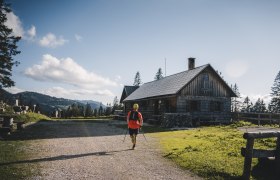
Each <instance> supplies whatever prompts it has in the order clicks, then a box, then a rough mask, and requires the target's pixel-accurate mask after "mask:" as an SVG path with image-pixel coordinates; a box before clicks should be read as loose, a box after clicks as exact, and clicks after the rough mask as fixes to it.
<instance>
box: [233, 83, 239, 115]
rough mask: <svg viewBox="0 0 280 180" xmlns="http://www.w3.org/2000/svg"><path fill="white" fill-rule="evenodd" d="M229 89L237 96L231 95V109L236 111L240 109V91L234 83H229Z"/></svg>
mask: <svg viewBox="0 0 280 180" xmlns="http://www.w3.org/2000/svg"><path fill="white" fill-rule="evenodd" d="M231 89H232V90H233V92H234V93H235V94H236V96H237V97H233V98H232V100H231V111H232V112H238V111H239V110H240V105H241V101H240V92H239V89H238V86H237V84H236V83H235V84H234V86H232V85H231Z"/></svg>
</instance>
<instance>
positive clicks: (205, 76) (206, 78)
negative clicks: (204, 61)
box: [203, 73, 209, 89]
mask: <svg viewBox="0 0 280 180" xmlns="http://www.w3.org/2000/svg"><path fill="white" fill-rule="evenodd" d="M203 89H209V75H208V74H206V73H205V74H203Z"/></svg>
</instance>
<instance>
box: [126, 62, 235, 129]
mask: <svg viewBox="0 0 280 180" xmlns="http://www.w3.org/2000/svg"><path fill="white" fill-rule="evenodd" d="M123 95H124V93H123ZM231 97H236V94H235V93H234V92H233V91H232V89H231V88H230V87H229V85H228V84H227V83H226V82H225V81H224V80H223V78H221V76H220V75H219V74H218V73H217V72H216V71H215V70H214V69H213V67H212V66H211V65H210V64H206V65H203V66H199V67H195V58H189V68H188V70H187V71H183V72H180V73H177V74H173V75H170V76H166V77H164V78H163V79H160V80H155V81H152V82H148V83H145V84H143V85H141V86H140V87H139V88H135V90H134V91H133V92H132V93H131V94H129V95H128V96H127V97H123V96H122V98H121V99H122V101H121V102H122V103H124V110H125V112H126V113H127V112H128V111H129V110H131V108H132V105H133V103H138V104H139V106H140V109H139V111H141V112H142V114H143V117H144V118H145V119H146V120H148V119H150V120H154V119H157V117H159V118H158V119H159V120H161V121H163V119H164V118H165V120H164V121H166V118H167V121H170V118H171V117H170V115H171V116H172V117H174V116H182V115H186V117H185V116H183V119H188V120H189V121H190V122H189V124H190V125H192V124H193V123H196V121H217V122H222V123H227V122H229V121H230V120H231ZM168 119H169V120H168ZM171 119H172V118H171ZM175 119H176V118H175ZM165 123H166V122H165ZM178 123H179V122H178ZM178 123H177V125H178ZM180 123H181V125H182V122H180ZM183 124H184V123H183ZM173 125H174V124H173ZM165 126H168V125H165Z"/></svg>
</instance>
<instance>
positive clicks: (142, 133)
mask: <svg viewBox="0 0 280 180" xmlns="http://www.w3.org/2000/svg"><path fill="white" fill-rule="evenodd" d="M140 130H141V131H142V134H143V136H144V138H145V140H146V142H148V141H147V139H146V136H145V134H144V131H143V130H142V128H141V129H140Z"/></svg>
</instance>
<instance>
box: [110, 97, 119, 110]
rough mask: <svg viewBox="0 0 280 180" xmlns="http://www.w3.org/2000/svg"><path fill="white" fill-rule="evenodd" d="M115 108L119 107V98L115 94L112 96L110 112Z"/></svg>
mask: <svg viewBox="0 0 280 180" xmlns="http://www.w3.org/2000/svg"><path fill="white" fill-rule="evenodd" d="M116 109H119V99H118V97H117V96H116V97H115V98H114V101H113V107H112V114H114V112H115V110H116Z"/></svg>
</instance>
